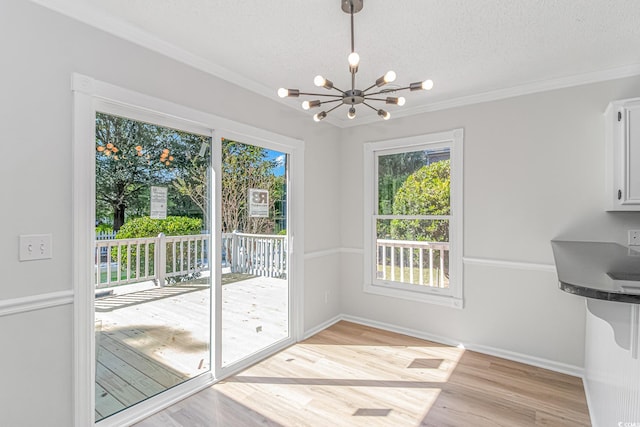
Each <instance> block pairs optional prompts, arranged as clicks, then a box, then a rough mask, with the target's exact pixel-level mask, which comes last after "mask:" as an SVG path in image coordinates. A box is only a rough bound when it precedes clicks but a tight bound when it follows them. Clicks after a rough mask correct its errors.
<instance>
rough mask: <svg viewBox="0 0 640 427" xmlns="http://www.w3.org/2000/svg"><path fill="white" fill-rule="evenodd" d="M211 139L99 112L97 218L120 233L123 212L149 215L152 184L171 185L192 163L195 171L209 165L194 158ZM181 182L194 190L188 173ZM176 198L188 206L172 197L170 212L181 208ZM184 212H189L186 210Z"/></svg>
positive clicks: (189, 199) (172, 195)
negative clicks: (110, 219) (107, 221)
mask: <svg viewBox="0 0 640 427" xmlns="http://www.w3.org/2000/svg"><path fill="white" fill-rule="evenodd" d="M209 140H210V138H208V137H204V136H200V135H194V134H190V133H186V132H180V131H176V130H174V129H169V128H165V127H162V126H157V125H153V124H149V123H143V122H138V121H135V120H130V119H126V118H122V117H117V116H113V115H109V114H103V113H97V114H96V151H97V153H96V212H97V217H98V218H103V217H110V216H111V215H112V216H113V229H114V230H115V231H118V230H119V229H120V227H121V226H122V225H123V224H124V222H125V219H126V211H127V210H129V211H130V212H133V213H134V215H137V216H140V215H145V214H148V210H149V188H150V187H151V186H152V185H159V186H169V184H170V183H171V182H172V181H173V180H174V179H176V176H180V174H181V173H182V171H184V170H187V169H188V167H193V165H194V163H195V167H200V166H201V164H203V163H204V164H208V157H207V158H202V159H200V158H198V157H197V153H198V152H199V150H200V147H201V146H202V144H203V143H206V141H209ZM194 159H195V160H194ZM181 178H182V179H183V180H184V182H185V185H191V186H195V185H196V184H192V182H191V180H192V179H194V176H193V175H192V174H189V173H186V175H184V176H181ZM179 197H182V198H183V199H186V200H188V204H191V203H192V200H193V199H192V198H191V195H190V194H186V195H185V194H180V193H178V195H175V194H170V200H169V201H170V207H171V206H175V205H180V206H184V205H185V203H184V202H183V201H180V200H177V198H179ZM205 206H206V205H205ZM183 210H190V209H189V207H188V206H187V207H186V208H185V209H183ZM203 212H204V209H203ZM169 213H171V212H169ZM203 216H204V214H203Z"/></svg>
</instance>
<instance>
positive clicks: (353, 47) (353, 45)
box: [349, 2, 356, 53]
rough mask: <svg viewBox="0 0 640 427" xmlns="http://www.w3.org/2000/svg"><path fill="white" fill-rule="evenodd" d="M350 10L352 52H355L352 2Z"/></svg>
mask: <svg viewBox="0 0 640 427" xmlns="http://www.w3.org/2000/svg"><path fill="white" fill-rule="evenodd" d="M349 8H350V10H351V52H352V53H353V52H355V51H356V49H355V43H354V42H353V39H354V37H353V2H351V4H350V5H349Z"/></svg>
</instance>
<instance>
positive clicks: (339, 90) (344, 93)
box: [331, 86, 347, 96]
mask: <svg viewBox="0 0 640 427" xmlns="http://www.w3.org/2000/svg"><path fill="white" fill-rule="evenodd" d="M331 89H335V90H337V91H338V92H340V93H341V94H343V95H346V94H347V92H345V91H343V90H342V89H338V88H337V87H335V86H333V87H331ZM331 96H338V95H331Z"/></svg>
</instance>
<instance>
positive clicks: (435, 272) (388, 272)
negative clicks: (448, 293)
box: [378, 265, 449, 288]
mask: <svg viewBox="0 0 640 427" xmlns="http://www.w3.org/2000/svg"><path fill="white" fill-rule="evenodd" d="M385 270H386V271H385V272H386V279H385V280H391V266H389V265H386V266H385ZM410 270H411V269H409V268H405V269H404V282H403V283H410V284H414V285H419V284H420V269H419V268H417V267H414V268H413V282H410V278H411V276H410V274H411V271H410ZM394 274H395V281H396V282H399V281H400V267H398V266H396V267H394ZM422 276H423V282H422V283H423V284H424V285H425V286H429V269H428V268H424V269H423V270H422ZM378 278H379V279H381V278H382V265H378ZM439 279H440V269H439V268H434V269H433V281H434V284H433V286H435V287H440V286H439V285H440V284H439V283H438V280H439ZM444 287H445V288H448V287H449V278H448V277H447V276H446V275H445V277H444Z"/></svg>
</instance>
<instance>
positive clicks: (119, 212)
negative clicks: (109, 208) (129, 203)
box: [113, 203, 126, 231]
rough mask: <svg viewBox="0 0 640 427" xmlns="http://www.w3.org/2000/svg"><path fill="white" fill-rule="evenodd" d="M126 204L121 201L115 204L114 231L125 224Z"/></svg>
mask: <svg viewBox="0 0 640 427" xmlns="http://www.w3.org/2000/svg"><path fill="white" fill-rule="evenodd" d="M125 208H126V205H125V204H123V203H121V204H118V205H114V206H113V231H118V230H120V227H122V224H124V210H125Z"/></svg>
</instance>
